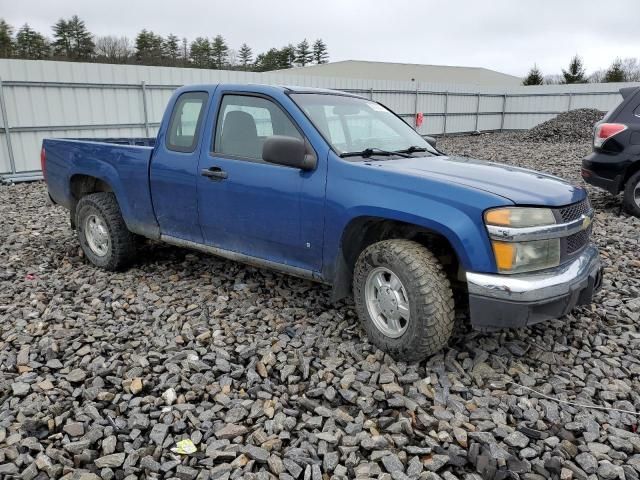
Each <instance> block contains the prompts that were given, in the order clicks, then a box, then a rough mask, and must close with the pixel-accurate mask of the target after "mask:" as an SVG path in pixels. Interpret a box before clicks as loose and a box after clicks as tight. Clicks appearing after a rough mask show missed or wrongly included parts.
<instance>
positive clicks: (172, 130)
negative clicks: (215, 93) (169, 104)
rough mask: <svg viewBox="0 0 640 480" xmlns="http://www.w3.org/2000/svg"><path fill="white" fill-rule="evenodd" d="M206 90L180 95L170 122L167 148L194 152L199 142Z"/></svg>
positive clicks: (206, 96)
mask: <svg viewBox="0 0 640 480" xmlns="http://www.w3.org/2000/svg"><path fill="white" fill-rule="evenodd" d="M207 98H208V95H207V93H206V92H187V93H183V94H182V95H180V97H179V98H178V101H177V102H176V105H175V107H174V108H173V113H172V114H171V120H170V122H169V131H168V132H167V148H168V149H169V150H175V151H177V152H193V151H194V150H195V148H196V145H197V144H198V133H199V130H200V123H201V122H202V114H203V112H204V108H203V107H204V104H205V103H206V102H207Z"/></svg>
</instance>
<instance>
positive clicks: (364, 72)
mask: <svg viewBox="0 0 640 480" xmlns="http://www.w3.org/2000/svg"><path fill="white" fill-rule="evenodd" d="M278 72H280V73H283V74H287V75H305V76H307V75H314V76H318V77H344V78H375V79H378V80H400V81H405V82H407V81H412V80H413V81H416V82H428V83H442V84H448V85H451V84H465V85H481V86H486V87H488V86H492V87H516V86H518V85H522V79H521V78H520V77H515V76H513V75H507V74H506V73H501V72H496V71H495V70H489V69H488V68H480V67H455V66H449V65H420V64H415V63H390V62H368V61H363V60H344V61H342V62H331V63H323V64H322V65H310V66H308V67H298V68H289V69H286V70H278Z"/></svg>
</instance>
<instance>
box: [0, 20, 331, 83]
mask: <svg viewBox="0 0 640 480" xmlns="http://www.w3.org/2000/svg"><path fill="white" fill-rule="evenodd" d="M51 29H52V32H51V33H52V36H51V37H47V36H46V35H44V34H42V33H40V32H37V31H35V30H34V29H32V28H31V27H30V26H29V25H28V24H26V23H25V24H24V25H23V26H22V27H21V28H19V29H17V30H16V29H15V28H14V27H13V26H12V25H9V24H8V23H7V22H6V21H5V20H3V19H0V58H22V59H31V60H63V61H81V62H98V63H115V64H137V65H157V66H169V67H195V68H210V69H225V70H246V71H256V72H266V71H269V70H278V69H283V68H291V67H294V66H300V67H304V66H306V65H312V64H321V63H327V61H328V60H329V52H328V49H327V45H326V44H325V42H324V41H323V40H322V39H317V40H315V41H314V42H313V43H310V42H309V41H308V40H307V39H304V40H302V41H301V42H299V43H297V44H296V45H294V44H293V43H290V44H288V45H285V46H283V47H280V48H270V49H269V50H267V51H266V52H263V53H259V54H258V55H255V56H254V52H253V49H252V48H251V47H249V46H248V45H247V44H246V43H243V44H242V45H241V46H240V48H239V49H237V50H236V49H233V48H231V47H230V46H229V45H228V44H227V42H226V41H225V39H224V37H223V36H222V35H216V36H214V37H211V38H209V37H197V38H196V39H195V40H193V41H188V40H187V39H186V38H179V37H178V36H177V35H174V34H169V35H167V36H166V37H163V36H162V35H158V34H156V33H154V32H153V31H150V30H147V29H143V30H141V31H140V32H139V33H138V34H137V35H136V38H135V39H134V40H133V41H131V40H130V39H129V38H127V37H124V36H116V35H105V36H97V35H93V34H92V33H91V32H90V31H89V29H88V28H87V26H86V25H85V22H84V21H82V20H81V19H80V18H78V16H77V15H74V16H72V17H71V18H68V19H64V18H61V19H60V20H58V21H57V22H56V23H55V24H54V25H53V26H52V27H51Z"/></svg>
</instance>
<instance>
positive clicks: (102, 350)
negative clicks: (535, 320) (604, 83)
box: [0, 134, 640, 480]
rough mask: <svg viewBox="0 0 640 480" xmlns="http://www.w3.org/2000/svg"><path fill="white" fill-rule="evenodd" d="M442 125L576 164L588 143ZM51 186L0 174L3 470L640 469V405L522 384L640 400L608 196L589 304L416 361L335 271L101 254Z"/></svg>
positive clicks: (392, 473)
mask: <svg viewBox="0 0 640 480" xmlns="http://www.w3.org/2000/svg"><path fill="white" fill-rule="evenodd" d="M440 145H441V147H442V148H443V149H444V150H445V151H449V152H457V153H473V154H474V155H476V156H478V157H481V158H489V159H494V160H503V159H508V158H513V159H516V162H515V163H517V164H520V165H528V166H531V167H536V168H539V169H542V170H547V171H551V172H553V173H556V174H560V175H563V176H565V177H566V178H569V179H571V180H575V181H578V178H579V173H578V172H579V159H580V158H581V156H582V155H584V154H585V153H587V152H588V145H586V144H568V143H567V144H558V145H553V144H541V146H540V147H539V148H536V149H532V148H531V144H530V143H522V142H520V141H519V140H518V137H517V135H514V134H507V135H482V136H477V137H458V138H447V139H444V140H442V141H441V142H440ZM44 193H45V189H44V186H43V185H42V184H41V183H33V184H28V185H27V184H19V185H15V186H6V187H0V257H1V258H2V264H1V265H0V478H9V477H11V476H16V477H19V478H23V479H46V478H66V479H82V480H92V479H100V478H101V479H105V480H107V479H118V480H120V479H124V478H126V479H135V478H175V479H180V480H193V479H209V478H210V479H227V478H233V479H239V478H247V479H269V478H281V479H292V478H296V479H314V480H315V479H320V478H331V477H333V478H354V477H360V478H385V479H407V478H410V479H417V478H420V479H425V480H437V479H443V480H453V479H456V478H458V479H464V480H479V479H484V478H487V479H490V478H497V479H507V478H512V479H517V478H520V479H527V480H543V479H547V478H562V479H567V480H568V479H572V478H573V479H627V480H633V479H637V478H639V472H640V437H639V436H638V435H637V434H636V433H634V432H635V430H636V427H637V422H638V417H637V416H635V415H632V414H629V413H621V412H618V411H602V410H593V409H586V408H582V407H576V406H572V405H567V404H563V403H558V402H557V401H554V400H550V399H548V398H542V397H540V396H539V395H537V394H536V393H533V392H532V391H530V390H527V389H525V388H523V387H521V386H524V387H528V388H531V389H534V390H536V391H538V392H541V393H543V394H544V395H547V396H549V397H551V398H555V399H560V400H566V401H572V402H577V403H580V404H589V405H600V406H603V407H611V408H617V409H621V410H628V411H632V412H635V411H640V382H639V375H640V331H639V329H638V322H639V320H640V318H639V317H640V298H639V297H640V281H639V280H638V271H640V245H639V244H638V243H639V240H638V231H640V220H638V219H635V218H632V217H628V216H624V215H622V216H618V205H617V201H616V200H613V199H609V198H608V197H606V196H605V195H604V194H600V193H599V192H598V193H595V195H594V197H593V198H594V202H593V203H594V205H595V207H596V209H597V211H598V213H597V223H596V226H595V241H596V242H597V243H598V245H599V246H600V248H601V252H602V256H603V260H604V262H605V265H606V276H605V281H604V288H603V290H602V291H601V292H600V293H599V294H598V295H597V298H596V302H595V304H594V305H592V306H589V307H587V308H581V309H579V310H577V311H575V312H574V313H573V314H571V315H569V316H567V317H565V318H563V319H561V320H558V321H552V322H548V323H545V324H543V325H539V326H535V327H533V328H528V329H524V330H519V331H508V332H502V333H495V334H478V333H473V332H467V333H463V334H459V335H458V336H457V337H456V338H455V339H454V340H453V341H452V342H451V345H450V348H448V349H446V350H445V351H443V352H442V353H441V354H438V355H436V356H434V357H432V358H430V359H429V360H427V361H425V362H422V363H420V364H405V363H402V362H396V361H394V360H392V359H391V358H389V357H388V356H385V355H384V354H383V353H382V352H380V351H378V350H377V349H375V348H374V347H373V346H372V345H371V344H369V343H368V342H367V339H366V338H365V336H364V334H363V332H362V330H361V329H360V327H359V326H358V325H357V323H356V319H355V314H354V310H353V307H352V305H351V303H346V304H341V305H337V306H334V305H331V304H330V303H329V289H328V288H327V287H323V286H320V285H316V284H312V283H309V282H306V281H303V280H298V279H295V278H291V277H287V276H284V275H279V274H275V273H271V272H269V271H265V270H258V269H255V268H251V267H245V266H242V265H240V264H237V263H233V262H228V261H224V260H220V259H217V258H215V257H210V256H206V255H200V254H197V253H193V252H190V251H188V250H182V249H178V248H173V247H169V246H164V245H160V244H149V245H148V247H147V248H145V250H144V252H143V253H142V254H141V256H140V259H139V262H138V263H137V265H136V266H134V267H133V268H132V269H130V270H129V271H127V272H122V273H106V272H103V271H100V270H97V269H95V268H93V267H91V266H90V265H88V264H87V263H86V262H85V260H84V259H83V258H82V257H81V255H80V252H79V249H78V246H77V241H76V239H75V236H74V234H73V233H72V232H71V231H70V229H69V227H68V218H67V213H66V211H64V210H62V209H59V208H53V207H51V206H48V205H46V203H45V200H44ZM519 385H521V386H519ZM185 439H188V440H190V441H191V442H192V443H193V444H194V445H195V452H193V453H189V454H181V453H176V452H175V451H173V450H174V449H175V448H176V444H177V442H179V441H181V440H185Z"/></svg>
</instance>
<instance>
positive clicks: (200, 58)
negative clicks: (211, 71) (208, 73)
mask: <svg viewBox="0 0 640 480" xmlns="http://www.w3.org/2000/svg"><path fill="white" fill-rule="evenodd" d="M190 50H191V53H190V58H191V63H192V64H193V66H194V67H197V68H211V44H210V43H209V40H208V39H207V38H204V37H198V38H196V39H195V40H194V41H193V42H191V48H190Z"/></svg>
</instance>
